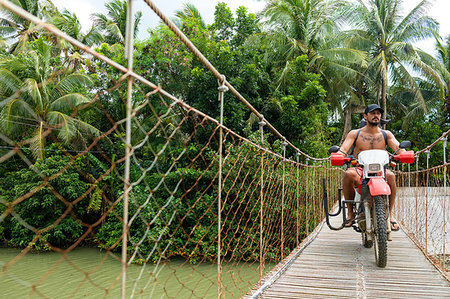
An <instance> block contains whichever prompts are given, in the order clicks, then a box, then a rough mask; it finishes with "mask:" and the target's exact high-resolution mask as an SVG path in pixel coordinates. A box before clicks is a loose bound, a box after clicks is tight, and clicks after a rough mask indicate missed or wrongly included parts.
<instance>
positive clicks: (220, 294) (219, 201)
mask: <svg viewBox="0 0 450 299" xmlns="http://www.w3.org/2000/svg"><path fill="white" fill-rule="evenodd" d="M218 83H219V87H218V88H217V89H218V90H219V102H220V120H219V121H220V128H219V179H218V180H219V182H218V188H217V189H218V196H217V298H222V297H224V294H223V285H222V260H221V251H222V238H221V234H222V216H221V215H222V166H223V165H222V164H223V151H222V148H223V102H224V99H223V95H224V93H225V92H226V91H228V87H227V86H226V85H225V83H226V78H225V76H224V75H222V80H221V81H219V82H218Z"/></svg>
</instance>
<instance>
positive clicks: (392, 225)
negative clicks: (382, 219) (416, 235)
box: [391, 221, 400, 232]
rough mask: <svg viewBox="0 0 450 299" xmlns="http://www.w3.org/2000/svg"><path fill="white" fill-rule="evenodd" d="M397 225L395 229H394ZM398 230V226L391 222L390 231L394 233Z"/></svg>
mask: <svg viewBox="0 0 450 299" xmlns="http://www.w3.org/2000/svg"><path fill="white" fill-rule="evenodd" d="M396 225H397V227H395V226H396ZM398 230H400V226H399V225H398V224H397V222H395V221H391V231H393V232H396V231H398Z"/></svg>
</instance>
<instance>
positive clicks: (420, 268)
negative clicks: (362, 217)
mask: <svg viewBox="0 0 450 299" xmlns="http://www.w3.org/2000/svg"><path fill="white" fill-rule="evenodd" d="M337 218H339V219H337ZM332 219H333V218H332ZM339 220H341V222H342V218H341V217H334V219H333V223H334V226H338V221H339ZM392 233H393V235H392V236H393V241H392V242H389V244H388V263H387V266H386V268H384V269H382V268H378V267H377V266H376V264H375V256H374V249H373V248H364V247H363V246H362V245H361V237H360V234H359V233H356V232H355V231H354V230H353V229H352V228H346V229H343V230H340V231H331V230H330V229H329V228H328V226H327V225H326V224H325V225H323V227H322V229H321V230H320V231H319V233H318V235H317V237H316V238H315V239H314V240H313V241H312V243H311V244H310V245H308V246H307V247H306V248H305V249H304V250H303V251H302V252H301V254H300V255H299V256H298V258H297V259H296V260H295V261H294V262H293V264H292V265H291V266H290V267H289V268H287V270H286V271H285V272H284V273H283V274H282V275H281V277H280V278H278V279H277V280H276V281H275V282H274V283H273V284H272V285H271V286H270V287H269V288H267V289H266V290H265V291H264V293H262V295H261V296H260V298H330V297H339V298H450V283H449V282H448V281H447V280H446V279H445V278H444V277H443V275H442V274H441V273H440V272H439V271H437V270H436V268H435V267H434V266H433V265H432V264H431V263H430V262H429V261H428V260H427V259H426V257H425V256H424V255H423V253H422V252H421V251H420V250H419V249H418V248H417V247H416V246H415V245H414V243H413V242H412V241H411V240H410V239H409V237H408V236H407V235H406V234H405V232H403V231H402V230H400V231H397V232H392Z"/></svg>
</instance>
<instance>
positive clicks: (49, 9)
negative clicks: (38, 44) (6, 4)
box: [0, 0, 57, 53]
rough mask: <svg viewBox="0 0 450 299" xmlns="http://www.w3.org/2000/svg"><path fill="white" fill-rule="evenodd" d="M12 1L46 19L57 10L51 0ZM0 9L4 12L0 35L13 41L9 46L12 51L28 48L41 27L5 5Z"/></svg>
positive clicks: (16, 51)
mask: <svg viewBox="0 0 450 299" xmlns="http://www.w3.org/2000/svg"><path fill="white" fill-rule="evenodd" d="M11 2H12V3H13V4H15V5H17V6H19V7H20V8H22V9H24V10H26V11H27V12H29V13H31V14H33V15H35V16H37V17H39V18H41V19H44V20H45V19H48V16H49V15H52V14H54V13H56V12H57V9H56V7H55V6H54V5H53V3H52V2H51V1H50V0H42V1H39V0H11ZM0 11H1V12H2V17H0V35H1V36H2V37H3V38H4V39H6V40H10V41H11V42H12V43H11V46H10V48H9V50H10V51H11V52H13V53H18V52H21V51H24V50H26V49H27V48H26V47H27V43H28V41H33V40H35V39H37V38H38V37H39V36H40V32H39V28H38V27H37V26H36V25H35V24H34V23H32V22H30V21H28V20H27V19H24V18H22V17H21V16H19V15H16V14H15V13H13V12H11V11H9V10H7V9H5V8H3V7H0Z"/></svg>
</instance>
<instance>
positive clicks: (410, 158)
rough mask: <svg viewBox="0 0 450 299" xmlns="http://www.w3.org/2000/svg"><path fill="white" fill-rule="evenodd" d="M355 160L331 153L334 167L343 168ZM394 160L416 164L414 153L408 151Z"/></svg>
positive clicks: (395, 156) (396, 156)
mask: <svg viewBox="0 0 450 299" xmlns="http://www.w3.org/2000/svg"><path fill="white" fill-rule="evenodd" d="M354 160H355V158H354V157H353V156H343V155H342V154H340V153H331V156H330V161H331V165H333V166H342V165H344V163H351V162H352V161H354ZM393 160H394V161H398V162H400V163H407V164H412V163H414V151H406V152H402V153H400V154H398V155H394V157H393ZM355 161H356V160H355Z"/></svg>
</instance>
